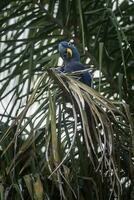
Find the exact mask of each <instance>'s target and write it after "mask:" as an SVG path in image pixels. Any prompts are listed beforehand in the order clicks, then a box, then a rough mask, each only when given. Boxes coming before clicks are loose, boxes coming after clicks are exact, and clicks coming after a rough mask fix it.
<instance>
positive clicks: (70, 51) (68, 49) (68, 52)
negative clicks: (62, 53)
mask: <svg viewBox="0 0 134 200" xmlns="http://www.w3.org/2000/svg"><path fill="white" fill-rule="evenodd" d="M72 55H73V53H72V50H71V49H70V48H67V57H68V58H69V57H70V58H71V57H72Z"/></svg>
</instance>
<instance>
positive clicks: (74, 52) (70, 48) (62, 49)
mask: <svg viewBox="0 0 134 200" xmlns="http://www.w3.org/2000/svg"><path fill="white" fill-rule="evenodd" d="M58 49H59V53H60V56H61V58H62V59H63V62H64V65H63V67H61V68H60V71H61V72H63V73H71V72H75V71H80V70H85V67H84V65H83V64H82V63H81V62H80V54H79V52H78V49H77V48H76V47H75V46H74V45H73V44H72V43H70V42H66V41H62V42H60V43H59V47H58ZM80 81H81V82H83V83H85V84H86V85H88V86H90V87H91V83H92V78H91V74H90V73H89V72H88V71H84V72H83V73H81V76H80Z"/></svg>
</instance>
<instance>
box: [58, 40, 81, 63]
mask: <svg viewBox="0 0 134 200" xmlns="http://www.w3.org/2000/svg"><path fill="white" fill-rule="evenodd" d="M59 53H60V56H61V57H62V59H63V61H64V62H66V63H68V62H70V61H71V60H73V61H80V54H79V52H78V50H77V48H76V47H75V46H74V45H73V44H72V43H70V42H66V41H62V42H60V43H59Z"/></svg>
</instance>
